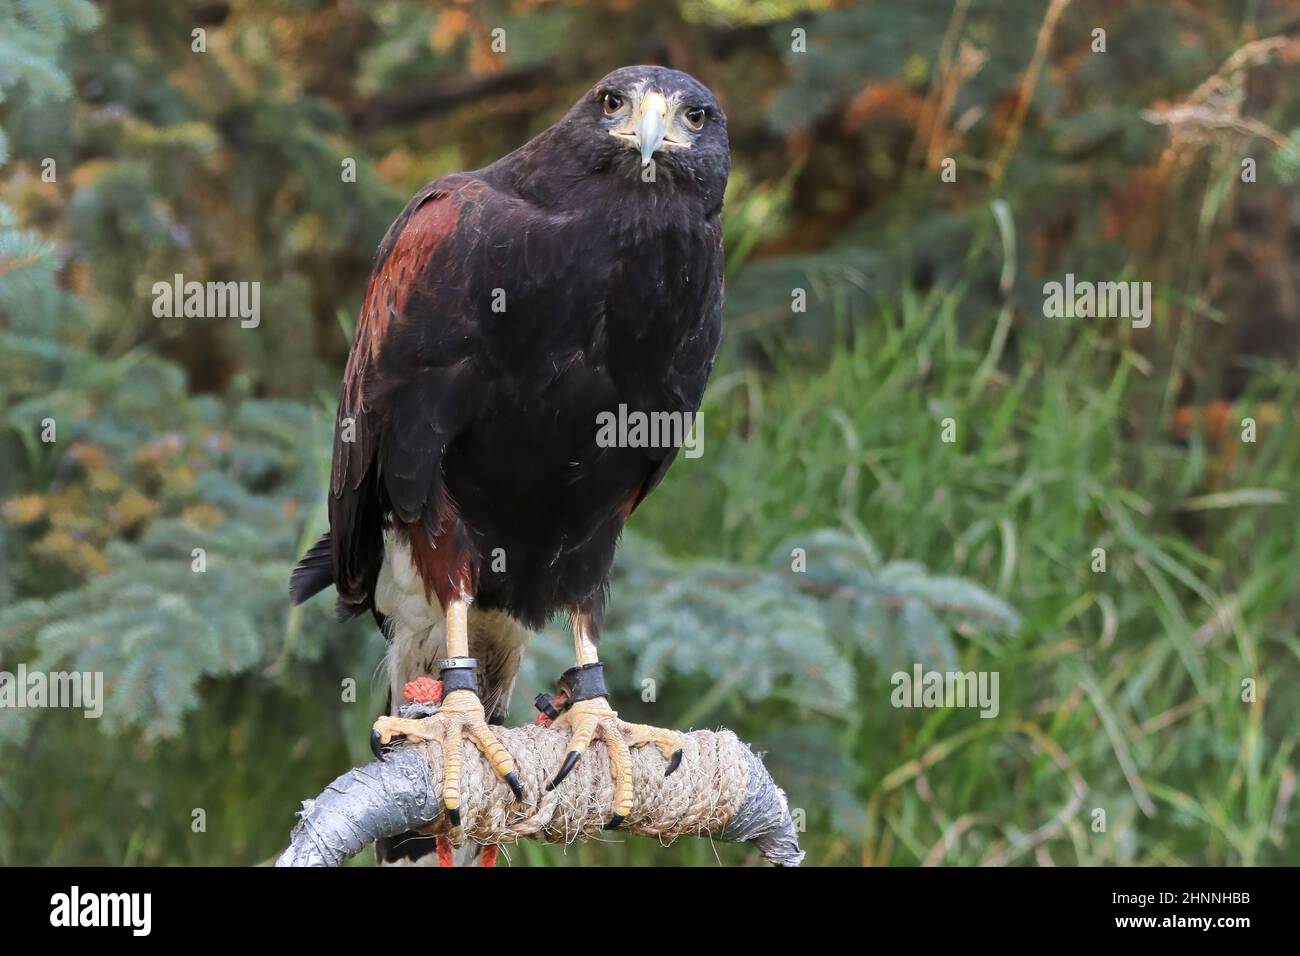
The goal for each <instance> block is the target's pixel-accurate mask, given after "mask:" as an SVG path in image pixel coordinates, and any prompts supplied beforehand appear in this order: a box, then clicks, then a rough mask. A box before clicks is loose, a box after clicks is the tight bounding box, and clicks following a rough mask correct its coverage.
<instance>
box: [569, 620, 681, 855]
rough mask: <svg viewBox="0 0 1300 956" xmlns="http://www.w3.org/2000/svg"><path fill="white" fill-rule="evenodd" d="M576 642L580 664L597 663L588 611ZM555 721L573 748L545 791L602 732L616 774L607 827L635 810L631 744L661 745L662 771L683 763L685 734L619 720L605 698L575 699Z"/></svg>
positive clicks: (579, 622) (576, 623)
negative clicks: (565, 730) (633, 805)
mask: <svg viewBox="0 0 1300 956" xmlns="http://www.w3.org/2000/svg"><path fill="white" fill-rule="evenodd" d="M573 647H574V656H575V657H576V658H577V661H578V664H579V665H580V666H581V665H583V664H595V663H597V662H598V661H599V660H600V658H599V656H598V655H597V653H596V642H595V641H594V640H593V639H592V633H591V626H590V622H589V621H588V620H587V617H586V615H583V614H575V615H574V618H573ZM552 726H554V727H559V728H561V729H567V730H568V731H569V750H568V752H567V753H566V754H565V757H564V764H563V765H562V766H561V767H560V772H559V773H557V774H556V775H555V779H554V780H553V781H551V783H550V784H548V785H547V788H546V789H547V790H553V789H555V788H556V787H558V786H559V785H560V783H561V782H562V781H563V780H564V778H565V777H567V776H568V775H569V771H571V770H572V769H573V767H574V765H575V764H576V763H577V762H578V759H579V758H580V757H581V756H582V755H583V753H585V752H586V750H587V747H588V746H589V745H590V744H591V742H592V740H594V739H595V738H596V737H600V738H601V739H602V740H604V741H605V747H606V748H607V749H608V750H609V764H610V772H611V774H612V775H613V777H614V804H613V807H612V810H613V817H612V818H611V819H610V821H609V823H607V824H606V825H605V826H606V829H613V828H614V827H617V826H618V825H619V824H620V823H622V822H623V821H624V820H625V819H626V818H627V815H628V814H629V813H631V812H632V760H631V754H630V750H631V748H632V747H643V746H645V745H646V744H654V745H655V746H657V747H658V748H659V752H660V753H662V754H663V756H664V760H666V761H667V762H668V768H667V770H665V772H664V776H668V774H671V773H672V772H673V771H674V770H676V769H677V767H678V766H679V765H680V764H681V760H682V752H681V740H682V737H681V734H679V733H677V732H676V731H673V730H665V729H664V728H661V727H651V726H649V725H647V724H629V723H628V722H627V721H623V720H619V719H618V712H617V711H616V710H614V709H613V708H612V707H610V706H609V700H608V699H607V698H605V697H593V698H591V699H590V700H579V701H575V702H574V703H573V704H571V705H570V706H569V708H568V710H566V711H565V712H564V713H563V714H561V715H560V717H559V718H558V719H557V720H556V721H555V723H554V724H553V725H552Z"/></svg>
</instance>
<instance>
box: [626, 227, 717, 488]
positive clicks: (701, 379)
mask: <svg viewBox="0 0 1300 956" xmlns="http://www.w3.org/2000/svg"><path fill="white" fill-rule="evenodd" d="M716 228H717V230H718V242H717V254H716V257H715V258H714V260H713V263H712V269H711V272H712V275H711V277H710V281H709V283H708V286H709V290H708V292H707V293H706V295H707V301H706V302H705V303H704V305H703V308H702V309H701V312H702V319H701V322H700V325H699V326H698V327H697V328H696V329H694V330H692V332H691V334H690V336H689V338H687V340H686V341H685V342H684V343H683V345H682V347H681V348H680V349H679V351H678V352H677V354H676V356H675V357H674V361H673V364H672V369H671V371H670V373H669V381H668V382H667V386H668V393H669V394H670V395H671V396H672V399H673V402H674V404H675V405H676V408H675V409H673V410H676V411H682V412H691V413H695V412H698V411H699V410H700V403H701V402H702V401H703V400H704V386H705V385H707V384H708V381H709V373H710V372H712V371H713V363H714V361H716V359H717V357H718V342H719V340H720V339H721V337H722V274H723V264H724V256H723V248H722V229H721V224H720V223H718V224H717V226H716ZM699 427H700V428H703V427H704V423H703V422H700V423H699ZM678 450H679V449H677V448H675V447H673V448H667V449H663V450H662V457H659V458H657V459H655V458H652V459H651V462H650V472H649V474H648V475H647V476H646V480H645V484H643V485H642V486H641V490H640V491H639V492H638V493H637V495H636V497H635V498H633V500H632V501H631V503H630V505H629V507H628V510H627V513H628V514H631V513H632V512H633V511H635V510H636V509H637V508H638V507H640V505H641V502H643V501H645V500H646V498H647V497H648V496H649V495H650V492H652V491H654V490H655V488H657V487H659V482H661V481H663V480H664V475H666V474H667V473H668V468H669V466H671V465H672V463H673V462H674V461H675V460H676V459H677V452H678Z"/></svg>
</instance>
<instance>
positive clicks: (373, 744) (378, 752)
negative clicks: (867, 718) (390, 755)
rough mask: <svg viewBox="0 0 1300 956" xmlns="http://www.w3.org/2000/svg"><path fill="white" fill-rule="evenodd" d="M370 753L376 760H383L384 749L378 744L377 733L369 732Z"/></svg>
mask: <svg viewBox="0 0 1300 956" xmlns="http://www.w3.org/2000/svg"><path fill="white" fill-rule="evenodd" d="M370 752H371V753H372V754H374V755H375V759H376V760H383V759H384V748H383V745H382V744H381V743H380V742H379V731H377V730H372V731H370Z"/></svg>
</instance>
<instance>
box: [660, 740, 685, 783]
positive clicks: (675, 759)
mask: <svg viewBox="0 0 1300 956" xmlns="http://www.w3.org/2000/svg"><path fill="white" fill-rule="evenodd" d="M681 765H682V748H681V747H678V748H677V749H676V750H674V751H673V755H672V756H671V757H669V758H668V769H667V770H665V771H664V776H665V777H671V776H672V775H673V771H674V770H676V769H677V768H678V767H680V766H681Z"/></svg>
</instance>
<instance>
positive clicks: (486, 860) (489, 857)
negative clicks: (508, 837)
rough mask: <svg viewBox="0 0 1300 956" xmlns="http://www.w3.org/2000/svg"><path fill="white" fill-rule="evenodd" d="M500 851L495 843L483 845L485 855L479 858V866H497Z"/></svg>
mask: <svg viewBox="0 0 1300 956" xmlns="http://www.w3.org/2000/svg"><path fill="white" fill-rule="evenodd" d="M498 849H500V848H499V847H498V846H497V845H496V844H495V843H485V844H483V855H482V856H481V857H479V861H478V865H479V866H496V865H497V850H498Z"/></svg>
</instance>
